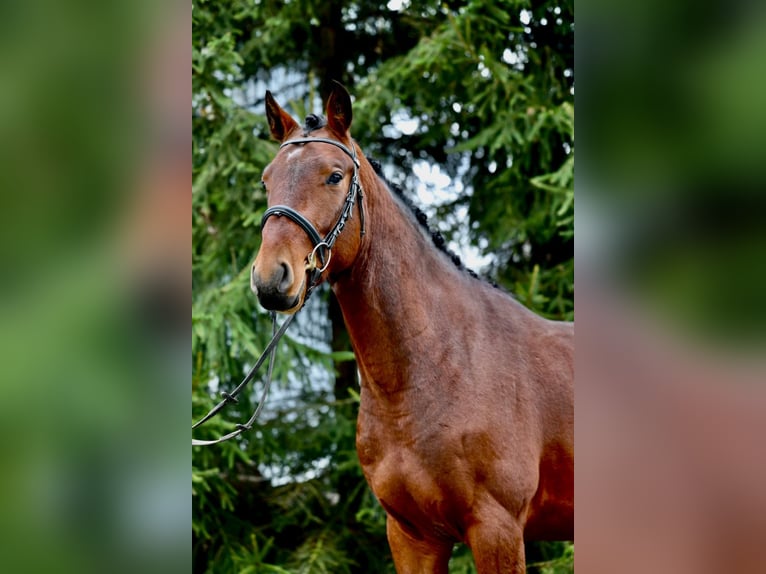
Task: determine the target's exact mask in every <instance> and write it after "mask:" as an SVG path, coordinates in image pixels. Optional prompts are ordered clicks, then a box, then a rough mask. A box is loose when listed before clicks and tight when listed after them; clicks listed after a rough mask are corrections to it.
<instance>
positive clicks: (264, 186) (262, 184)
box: [261, 180, 266, 191]
mask: <svg viewBox="0 0 766 574" xmlns="http://www.w3.org/2000/svg"><path fill="white" fill-rule="evenodd" d="M261 189H262V190H263V191H266V182H265V181H263V180H261Z"/></svg>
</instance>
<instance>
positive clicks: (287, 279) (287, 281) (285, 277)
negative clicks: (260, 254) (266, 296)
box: [279, 261, 293, 293]
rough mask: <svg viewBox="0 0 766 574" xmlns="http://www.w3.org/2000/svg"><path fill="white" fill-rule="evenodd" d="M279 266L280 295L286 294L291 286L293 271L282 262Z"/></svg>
mask: <svg viewBox="0 0 766 574" xmlns="http://www.w3.org/2000/svg"><path fill="white" fill-rule="evenodd" d="M279 265H280V267H281V268H282V278H281V279H280V280H279V290H280V291H281V292H282V293H287V291H289V289H290V287H291V286H292V284H293V270H292V268H291V267H290V266H289V265H288V264H287V263H286V262H284V261H283V262H282V263H280V264H279Z"/></svg>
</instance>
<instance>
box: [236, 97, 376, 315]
mask: <svg viewBox="0 0 766 574" xmlns="http://www.w3.org/2000/svg"><path fill="white" fill-rule="evenodd" d="M326 114H327V120H326V121H324V120H323V119H322V118H318V117H317V116H309V117H308V118H307V119H306V124H305V126H300V125H299V124H298V123H297V122H296V121H295V120H294V119H293V118H292V117H291V116H290V115H289V114H288V113H287V112H285V111H284V110H283V109H282V108H281V107H280V106H279V104H278V103H277V102H276V100H274V98H273V97H272V95H271V93H270V92H267V93H266V116H267V118H268V122H269V129H270V131H271V135H272V137H273V138H274V139H276V140H277V141H279V142H280V144H281V145H280V149H279V151H278V153H277V155H276V156H275V158H274V159H273V160H272V162H271V163H270V164H269V165H268V166H267V167H266V169H265V170H264V171H263V176H262V180H261V181H262V184H263V186H264V188H265V190H266V194H267V201H268V209H267V210H266V213H265V214H264V217H263V221H262V242H261V247H260V250H259V252H258V255H257V256H256V258H255V261H254V263H253V266H252V269H251V278H250V285H251V288H252V289H253V291H254V292H255V293H256V295H257V296H258V300H259V301H260V303H261V305H263V307H265V308H266V309H269V310H272V311H281V312H285V313H294V312H296V311H297V310H298V309H300V308H301V306H302V305H303V302H304V301H305V298H306V295H307V292H308V290H309V289H310V288H312V287H313V286H314V285H316V284H318V283H320V282H321V281H323V280H325V279H326V278H328V277H331V276H334V275H337V274H338V273H340V272H342V271H343V270H345V269H347V268H348V267H350V265H351V264H352V262H353V261H354V259H355V257H356V254H357V252H358V250H359V247H360V244H361V237H362V235H363V233H364V228H363V225H364V219H363V215H364V213H363V207H362V190H361V185H360V179H359V168H360V160H361V153H360V152H359V150H358V149H357V147H356V144H355V143H354V142H353V140H352V139H351V136H350V135H349V131H348V130H349V127H350V125H351V117H352V116H351V97H350V96H349V94H348V92H347V91H346V89H345V88H344V87H343V86H342V85H340V84H338V83H335V84H334V87H333V90H332V93H331V94H330V97H329V98H328V100H327V108H326ZM355 206H356V208H355ZM357 210H358V212H359V216H357V217H354V211H357Z"/></svg>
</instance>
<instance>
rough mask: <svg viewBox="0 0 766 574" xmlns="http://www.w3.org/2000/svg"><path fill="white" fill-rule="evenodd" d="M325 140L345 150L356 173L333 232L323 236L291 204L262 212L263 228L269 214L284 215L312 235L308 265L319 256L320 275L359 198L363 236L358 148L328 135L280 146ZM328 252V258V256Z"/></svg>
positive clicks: (289, 142)
mask: <svg viewBox="0 0 766 574" xmlns="http://www.w3.org/2000/svg"><path fill="white" fill-rule="evenodd" d="M314 142H319V143H326V144H331V145H334V146H335V147H337V148H340V149H342V150H343V151H344V152H345V153H346V155H348V156H349V157H350V158H351V159H352V161H353V162H354V175H353V176H352V177H351V185H350V186H349V188H348V193H347V194H346V201H345V202H344V204H343V209H342V210H341V212H340V215H339V216H338V219H337V221H336V222H335V225H334V226H333V227H332V229H330V231H329V232H328V233H327V235H325V236H324V239H322V238H321V236H320V235H319V232H318V231H317V230H316V227H314V226H313V225H312V223H311V222H310V221H309V220H308V219H306V218H305V217H304V216H303V215H301V214H300V213H298V212H297V211H295V210H294V209H293V208H292V207H289V206H287V205H275V206H273V207H270V208H268V209H267V210H266V212H265V213H264V214H263V218H262V219H261V228H263V226H264V225H265V224H266V221H267V220H268V219H269V217H272V216H274V215H276V216H282V215H284V216H285V217H287V218H289V219H291V220H293V221H294V222H295V223H297V224H298V225H299V226H300V227H301V229H303V231H305V232H306V235H308V236H309V239H311V243H312V245H313V246H314V249H313V251H312V252H311V253H310V254H309V257H308V258H309V261H308V264H309V266H310V267H315V266H316V256H317V255H319V259H320V261H321V266H319V267H318V268H319V269H320V271H319V273H320V274H321V273H322V271H324V269H325V268H326V267H327V265H328V264H329V263H330V257H331V255H332V248H333V245H335V241H336V240H337V239H338V236H339V235H340V234H341V232H342V231H343V228H344V227H345V226H346V222H347V221H348V220H349V218H350V217H351V215H352V213H353V211H354V203H356V199H357V197H358V198H359V225H360V228H359V234H360V236H363V235H364V207H363V205H362V200H363V199H364V194H363V192H362V186H361V184H360V183H359V158H357V157H356V147H355V146H354V144H353V143H352V144H351V149H349V148H348V147H346V146H345V145H344V144H342V143H340V142H339V141H336V140H332V139H329V138H298V139H294V140H287V141H286V142H284V143H282V145H281V146H279V148H280V149H281V148H283V147H285V146H288V145H296V144H306V143H314ZM325 254H326V256H327V257H326V258H325ZM318 279H319V277H318V276H317V277H316V280H318ZM311 283H313V281H311V282H310V284H311Z"/></svg>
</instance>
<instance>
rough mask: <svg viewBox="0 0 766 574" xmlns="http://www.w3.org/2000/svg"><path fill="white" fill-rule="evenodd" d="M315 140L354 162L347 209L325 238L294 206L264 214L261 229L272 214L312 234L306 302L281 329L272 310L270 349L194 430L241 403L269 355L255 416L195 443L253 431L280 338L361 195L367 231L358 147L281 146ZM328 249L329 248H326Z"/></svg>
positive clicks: (316, 282) (328, 141)
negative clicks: (315, 144) (340, 150)
mask: <svg viewBox="0 0 766 574" xmlns="http://www.w3.org/2000/svg"><path fill="white" fill-rule="evenodd" d="M312 142H320V143H326V144H332V145H334V146H335V147H338V148H340V149H342V150H343V151H344V152H345V153H346V155H348V156H349V157H350V158H351V159H352V160H353V162H354V175H353V176H352V178H351V185H350V186H349V189H348V193H347V194H346V201H345V202H344V204H343V209H342V210H341V213H340V215H339V216H338V219H337V221H336V222H335V225H334V226H333V227H332V229H330V231H329V232H328V233H327V235H325V236H324V239H323V238H322V237H321V235H319V232H318V231H317V230H316V227H314V225H313V224H312V223H311V222H310V221H309V220H308V219H306V218H305V217H304V216H303V215H301V214H300V213H298V212H297V211H295V210H294V209H293V208H292V207H289V206H287V205H275V206H273V207H270V208H269V209H267V210H266V211H265V213H264V214H263V218H262V219H261V229H263V226H264V225H265V224H266V221H267V220H268V219H269V217H272V216H277V217H281V216H283V215H284V216H285V217H287V218H288V219H290V220H292V221H294V222H295V223H297V224H298V226H299V227H300V228H301V229H303V231H304V232H306V235H308V236H309V239H310V240H311V244H312V245H313V249H312V250H311V252H310V253H309V254H308V255H307V256H306V273H307V274H308V275H309V280H308V287H307V288H306V295H305V296H304V297H303V303H302V304H301V308H300V309H298V311H296V312H295V313H293V314H292V315H290V316H288V317H287V319H286V320H285V322H284V323H282V326H281V327H279V329H277V315H276V313H274V312H272V313H271V321H272V329H271V335H272V336H271V341H269V343H268V344H267V345H266V348H265V349H264V350H263V353H261V356H260V357H258V360H257V361H256V362H255V365H253V367H252V368H251V369H250V371H248V373H247V375H245V378H244V379H242V382H241V383H239V384H238V385H237V386H236V387H235V388H234V390H233V391H232V392H231V393H228V392H226V391H221V396H222V397H223V399H222V400H221V401H220V402H219V403H218V404H217V405H215V406H214V407H213V408H212V409H210V411H209V412H208V413H207V414H206V415H205V416H204V417H202V418H201V419H200V420H198V421H197V422H196V423H194V424H193V425H192V430H194V429H196V428H197V427H198V426H200V425H202V424H204V423H205V422H207V421H208V420H210V419H211V418H213V417H214V416H215V415H217V414H218V412H219V411H221V410H222V409H223V408H224V407H225V406H226V405H227V404H228V403H230V402H232V403H237V402H239V401H238V400H237V395H239V393H240V392H241V391H242V389H243V388H244V387H245V385H247V383H249V382H250V381H251V380H252V379H253V377H254V376H255V373H256V372H257V371H258V369H259V368H260V367H261V365H262V364H263V363H264V361H265V360H266V357H267V356H268V358H269V366H268V369H267V371H266V382H265V384H264V388H263V392H262V393H261V398H260V400H259V401H258V406H257V407H256V409H255V411H254V412H253V415H252V416H251V417H250V418H249V419H248V420H247V422H246V423H244V424H241V423H237V424H236V429H235V430H233V431H231V432H230V433H228V434H225V435H223V436H221V437H219V438H217V439H215V440H198V439H195V438H192V446H207V445H212V444H218V443H221V442H224V441H226V440H229V439H231V438H234V437H236V436H239V435H241V434H242V433H243V432H245V431H249V430H250V429H252V428H253V424H254V423H255V421H256V419H257V418H258V416H259V415H260V414H261V410H263V405H264V404H265V403H266V397H268V394H269V389H270V387H271V375H272V372H273V370H274V358H275V357H276V354H277V345H278V343H279V340H280V339H281V338H282V335H284V334H285V332H286V331H287V328H288V327H289V326H290V323H292V321H293V319H294V318H295V315H296V314H297V313H298V312H299V311H300V310H301V309H303V307H304V305H306V301H308V299H309V297H310V296H311V293H312V292H313V291H314V289H316V287H317V286H318V285H319V281H320V278H321V276H322V273H323V272H324V270H325V269H327V266H328V265H329V264H330V258H331V257H332V248H333V246H334V245H335V242H336V241H337V239H338V236H339V235H340V234H341V232H342V231H343V228H344V227H345V226H346V222H347V221H348V220H349V218H351V216H352V213H353V210H354V204H355V203H356V199H357V197H359V223H360V229H359V234H360V236H363V235H364V233H365V231H364V209H363V207H362V200H363V199H364V194H363V192H362V186H361V184H360V183H359V159H358V158H357V156H356V147H355V146H354V145H353V144H352V149H349V148H348V147H346V146H345V145H344V144H342V143H341V142H339V141H335V140H332V139H329V138H298V139H293V140H288V141H286V142H284V143H282V145H280V146H279V148H280V149H282V148H283V147H285V146H287V145H291V144H302V143H312ZM325 250H326V251H325ZM317 256H319V259H320V263H321V266H320V265H317V260H316V259H317Z"/></svg>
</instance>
